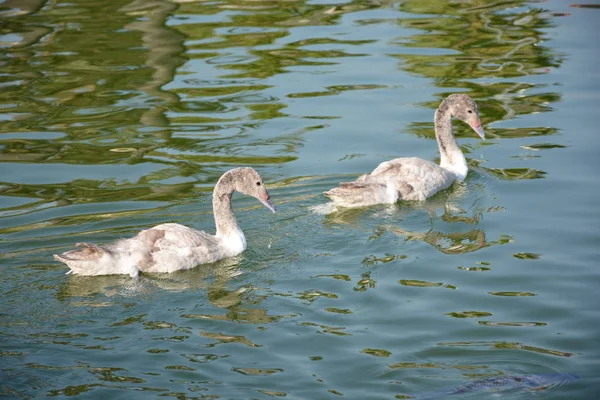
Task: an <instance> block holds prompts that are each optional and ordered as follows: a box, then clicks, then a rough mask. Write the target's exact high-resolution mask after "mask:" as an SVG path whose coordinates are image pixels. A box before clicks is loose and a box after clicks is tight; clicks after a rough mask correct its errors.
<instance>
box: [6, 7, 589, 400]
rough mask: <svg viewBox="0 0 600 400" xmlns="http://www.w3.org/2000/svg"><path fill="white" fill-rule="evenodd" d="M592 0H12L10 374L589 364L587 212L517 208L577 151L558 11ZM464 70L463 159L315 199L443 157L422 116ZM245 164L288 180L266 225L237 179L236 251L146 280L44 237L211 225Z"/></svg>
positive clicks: (338, 389)
mask: <svg viewBox="0 0 600 400" xmlns="http://www.w3.org/2000/svg"><path fill="white" fill-rule="evenodd" d="M584 6H586V5H575V6H573V7H566V8H564V7H562V6H556V5H555V4H554V3H552V2H550V3H546V2H538V1H532V2H525V1H516V2H510V3H505V2H495V1H488V0H472V1H459V2H448V1H442V0H434V1H429V2H422V1H417V0H408V1H397V0H374V1H371V0H368V1H365V0H351V1H346V2H339V1H336V2H329V3H327V2H323V1H301V0H291V1H286V2H281V1H274V0H258V1H251V2H248V1H242V0H217V1H212V2H206V1H199V2H191V1H169V0H151V1H147V0H144V1H141V0H130V1H129V2H119V3H114V2H113V3H111V2H108V3H107V2H103V1H96V0H92V1H81V0H75V1H70V2H61V1H43V0H20V1H15V0H5V1H3V2H2V3H1V4H0V16H1V17H2V18H3V25H2V30H1V31H0V66H1V67H2V73H1V74H0V86H1V87H2V90H1V91H0V168H1V169H2V174H1V178H0V263H1V265H2V282H3V283H2V284H0V296H1V299H2V304H3V306H4V307H3V310H2V311H0V332H1V333H0V336H1V337H2V341H1V342H2V344H1V345H0V358H1V360H2V366H1V367H0V395H2V396H7V397H9V398H21V397H40V396H75V395H84V396H96V397H98V398H113V397H124V396H127V397H132V396H133V397H141V396H144V397H146V396H147V395H148V394H150V395H161V396H170V397H177V398H189V397H206V398H270V397H286V396H288V395H289V397H298V398H324V397H326V396H327V397H331V396H334V395H335V396H340V395H341V396H345V397H350V398H379V397H381V398H393V397H397V398H411V397H417V396H418V395H419V394H421V393H424V392H426V391H428V390H431V389H432V388H433V387H435V388H443V387H448V386H452V385H453V384H457V385H460V384H462V383H464V381H465V379H477V378H486V377H490V376H501V375H502V374H510V375H528V374H536V373H540V374H543V373H548V372H559V373H562V372H566V371H569V370H572V369H576V368H578V367H579V366H580V365H584V366H585V368H587V369H588V370H589V369H590V368H588V364H586V362H587V363H589V365H591V366H593V363H592V361H590V360H593V359H597V358H598V357H596V356H597V354H596V352H595V350H594V349H593V343H594V342H593V340H594V337H595V336H593V335H592V334H591V333H592V331H590V329H592V328H591V327H590V323H589V321H590V319H589V315H592V314H591V313H592V312H593V310H592V309H588V308H585V307H586V306H585V305H587V304H595V302H593V301H583V300H579V297H578V296H580V295H581V293H591V292H593V291H592V290H589V287H587V286H582V285H583V284H582V283H580V282H579V281H578V282H575V281H573V279H574V277H576V276H577V273H580V274H582V275H585V274H586V273H587V274H588V276H591V275H589V271H586V269H585V266H586V265H588V264H586V263H585V262H584V261H585V260H587V259H585V258H584V257H587V253H586V251H585V250H587V248H583V251H579V252H577V251H573V252H570V251H567V249H566V245H567V244H569V243H572V242H570V240H569V239H568V238H566V237H565V235H568V234H569V232H570V234H571V235H572V236H573V237H574V238H575V239H573V240H578V241H579V242H580V243H585V242H586V240H592V239H593V238H594V237H595V236H594V235H593V233H592V234H588V233H587V231H586V232H585V233H586V235H587V237H589V238H591V239H587V238H586V240H581V239H577V238H580V236H577V235H578V234H579V233H580V231H581V230H580V229H579V228H580V227H582V226H588V225H589V220H590V216H589V215H585V217H580V216H575V214H568V215H567V216H565V217H564V218H565V219H563V220H561V221H560V222H557V223H556V224H557V225H560V228H561V232H562V235H563V236H561V237H558V238H557V237H556V234H555V236H553V235H552V233H553V231H552V229H548V225H547V224H545V221H546V219H547V218H541V217H539V216H537V217H534V216H533V215H532V216H530V215H527V214H526V213H527V212H530V213H532V211H531V209H530V208H527V207H528V206H527V204H532V203H535V204H536V206H535V208H536V209H540V210H544V209H551V210H552V213H548V215H555V214H559V213H558V212H556V211H555V210H556V208H557V207H556V204H555V201H556V202H558V200H554V199H552V200H551V199H549V197H550V196H544V198H540V197H539V192H543V191H548V190H553V193H554V192H556V190H555V188H556V187H557V186H556V185H564V184H565V181H564V180H562V181H561V180H560V179H564V178H558V181H557V180H556V179H557V176H560V170H557V169H556V167H555V166H556V165H557V164H559V163H563V162H564V163H565V164H569V163H570V161H569V160H567V159H568V158H575V156H573V154H572V153H570V152H571V151H575V150H577V149H578V148H581V147H582V146H578V145H577V143H574V142H572V141H571V140H570V139H569V140H567V139H566V138H565V137H566V135H567V134H568V132H565V130H564V127H563V126H564V125H561V119H560V117H558V116H557V114H556V113H557V112H558V111H560V109H561V107H564V104H565V103H566V102H569V101H572V99H573V98H584V97H585V96H584V95H580V94H579V93H572V92H570V94H571V97H569V96H567V92H568V90H569V87H570V86H569V84H568V83H569V79H571V80H573V79H578V77H573V76H572V75H574V74H572V72H570V71H571V70H570V69H566V68H565V64H567V63H568V62H569V60H570V52H571V51H572V50H571V49H573V48H576V47H577V46H579V45H581V46H583V45H582V44H580V42H579V41H578V40H579V39H578V37H577V35H576V34H575V33H572V32H570V31H569V32H567V33H565V32H564V31H561V30H560V29H561V27H562V26H563V25H565V24H568V23H572V22H570V19H572V18H573V17H574V16H575V14H576V13H577V12H584V13H586V14H585V15H586V16H587V15H590V14H588V13H593V12H594V10H593V9H591V8H590V7H587V8H584ZM592 8H593V7H592ZM571 13H572V14H571ZM586 18H587V17H586ZM577 21H581V20H577ZM583 21H587V20H583ZM586 24H587V25H585V26H587V27H589V28H591V27H593V26H595V25H594V24H592V23H590V22H586ZM570 35H573V37H571V36H570ZM559 36H560V37H566V38H568V39H569V40H572V41H567V42H560V41H557V38H558V37H559ZM565 43H567V44H568V45H566V44H565ZM575 43H576V44H575ZM563 71H566V72H563ZM555 74H558V75H555ZM563 81H564V82H563ZM570 82H572V81H570ZM588 84H589V83H588V82H587V81H586V84H585V85H581V84H580V86H577V87H581V86H586V85H588ZM454 92H468V93H469V94H470V95H472V96H473V97H474V98H475V99H476V101H477V103H478V104H479V105H480V109H481V116H482V122H483V124H484V125H485V129H486V133H487V134H488V137H489V139H488V140H486V141H482V142H480V141H477V142H475V141H471V140H470V139H469V138H471V134H470V133H469V132H468V128H467V127H465V126H462V125H457V126H456V127H455V129H456V134H457V136H459V137H464V139H463V141H462V142H464V144H462V145H461V148H462V150H463V151H464V153H465V155H466V156H467V157H468V162H469V165H470V167H471V173H470V174H469V177H468V179H467V180H466V181H465V182H463V183H456V184H455V185H453V187H452V188H451V189H450V190H447V191H444V192H443V193H440V194H438V195H437V196H435V197H434V198H432V199H430V200H428V201H426V202H423V203H400V204H397V205H391V206H378V207H371V208H366V209H352V210H337V211H336V212H333V213H329V214H327V215H322V214H318V213H313V212H311V211H310V210H311V209H312V208H315V207H317V208H318V207H319V206H321V205H322V204H324V203H325V201H326V200H325V198H324V197H323V196H322V192H323V190H325V189H328V188H330V187H332V186H334V184H336V183H337V182H339V181H342V180H348V179H354V178H355V177H356V174H358V173H359V172H361V171H366V170H369V169H372V168H373V167H374V166H375V165H377V164H378V163H379V162H381V161H384V160H386V159H390V158H394V157H399V156H411V155H415V156H419V157H422V158H426V159H430V160H432V161H434V160H435V157H436V153H435V149H436V146H435V142H434V131H433V123H432V121H431V120H432V118H431V116H432V113H433V110H434V109H435V108H436V107H437V105H438V104H439V102H440V100H441V99H443V98H444V97H446V96H447V95H448V94H450V93H454ZM569 104H571V105H570V106H569V107H572V108H573V109H575V108H577V109H580V110H582V112H583V111H586V112H587V111H589V107H590V106H589V105H587V106H586V105H585V104H584V105H581V104H578V107H574V106H573V105H572V103H569ZM586 104H587V103H586ZM586 107H587V108H586ZM563 115H564V114H563ZM581 119H583V118H581ZM580 122H581V121H580ZM581 123H582V124H583V122H581ZM577 128H579V127H577ZM584 128H585V127H584ZM541 136H544V138H541ZM550 138H551V139H550ZM559 157H561V158H559ZM557 160H559V161H557ZM240 165H247V166H255V167H256V168H257V169H259V170H260V172H261V175H263V176H264V177H265V181H266V182H267V185H268V186H269V188H270V189H271V188H272V194H273V196H274V198H275V197H276V198H277V199H278V200H279V202H278V213H277V214H275V219H274V220H273V221H269V224H270V225H265V222H264V221H260V220H259V219H257V218H255V213H256V211H255V210H256V209H257V208H258V206H255V205H254V204H251V201H248V200H247V199H245V198H241V197H240V198H236V199H235V200H234V207H235V208H236V212H238V213H239V214H240V218H239V219H240V222H241V223H242V225H243V228H244V231H245V232H246V235H247V237H248V240H249V243H248V250H247V251H246V252H245V253H244V254H243V255H241V256H240V257H236V258H232V259H229V260H223V261H222V262H219V263H216V264H214V265H210V266H204V267H202V268H196V269H194V270H190V271H182V272H179V273H175V274H170V275H145V276H141V277H139V279H137V280H132V279H131V278H129V277H124V276H106V277H81V276H65V275H64V272H65V270H64V268H63V267H61V266H59V265H57V264H55V263H54V262H53V261H52V260H51V254H52V253H54V252H57V251H61V249H65V248H67V247H69V246H70V245H71V244H72V243H74V242H77V241H96V242H109V241H112V240H115V239H118V238H120V237H127V236H130V235H131V234H132V233H133V232H137V231H139V230H140V229H143V228H146V227H148V226H152V225H155V224H158V223H161V222H167V221H170V222H179V223H184V224H186V225H189V226H193V227H195V228H199V229H208V230H210V229H212V223H213V221H212V217H211V209H210V193H211V191H212V188H213V186H214V184H215V182H216V181H217V179H218V178H219V177H220V176H221V174H222V173H223V172H224V171H225V170H227V169H230V168H231V167H234V166H240ZM540 178H543V179H540ZM581 179H582V181H583V180H584V179H586V177H581ZM561 187H562V186H561ZM569 190H570V189H569ZM532 192H535V193H534V194H535V195H536V197H535V199H534V198H533V197H532V194H531V193H532ZM575 192H577V190H572V191H570V193H575ZM514 193H517V195H516V196H513V194H514ZM569 201H570V200H569ZM573 209H575V210H576V211H578V212H580V211H581V210H583V211H584V212H581V214H586V212H585V211H586V210H585V209H583V208H581V209H579V208H577V207H573ZM527 210H530V211H527ZM532 214H533V213H532ZM567 220H568V221H569V222H568V223H565V222H564V221H567ZM524 221H527V223H524ZM550 221H552V220H550ZM552 223H554V222H552ZM538 224H539V228H538V230H535V229H536V226H537V225H538ZM569 224H573V226H577V227H578V229H579V230H578V231H575V232H573V231H569V230H568V229H567V228H568V227H567V225H569ZM590 229H591V228H590ZM532 232H533V233H532ZM544 243H555V244H556V246H555V247H556V250H554V252H553V248H552V246H550V247H542V248H540V246H543V245H544ZM594 243H595V242H594ZM500 245H501V246H500ZM565 254H568V258H565V257H567V256H566V255H565ZM578 257H579V258H578ZM566 267H568V270H569V273H568V274H567V273H565V272H564V271H565V268H566ZM467 272H481V273H467ZM582 281H589V282H592V281H593V279H582ZM474 304H475V306H474ZM581 343H584V344H583V345H582V344H581ZM585 343H587V347H582V346H585ZM585 357H589V358H586V359H585V361H579V360H581V359H583V358H585ZM578 362H580V363H581V364H577V363H578ZM457 385H455V386H457ZM573 386H574V385H573ZM592 386H593V385H592ZM568 390H571V387H561V388H556V390H555V391H551V392H549V393H548V394H549V395H555V397H554V398H562V397H564V396H563V395H566V396H570V392H568ZM545 394H546V393H545ZM561 396H562V397H561ZM571 397H578V396H577V393H575V395H573V396H571ZM579 397H582V398H584V397H585V395H584V396H579Z"/></svg>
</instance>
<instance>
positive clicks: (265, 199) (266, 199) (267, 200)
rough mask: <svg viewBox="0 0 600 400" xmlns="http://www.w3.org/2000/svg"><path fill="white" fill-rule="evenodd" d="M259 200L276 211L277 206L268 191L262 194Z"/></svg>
mask: <svg viewBox="0 0 600 400" xmlns="http://www.w3.org/2000/svg"><path fill="white" fill-rule="evenodd" d="M258 200H259V201H260V202H261V203H263V204H264V205H265V207H267V208H268V209H269V210H271V211H272V212H275V211H276V210H275V206H274V205H273V202H272V201H271V196H269V193H266V194H264V195H261V196H260V197H259V198H258Z"/></svg>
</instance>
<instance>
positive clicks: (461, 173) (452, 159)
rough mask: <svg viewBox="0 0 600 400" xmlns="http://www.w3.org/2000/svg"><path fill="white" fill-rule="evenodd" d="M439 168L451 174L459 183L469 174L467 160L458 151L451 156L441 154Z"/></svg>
mask: <svg viewBox="0 0 600 400" xmlns="http://www.w3.org/2000/svg"><path fill="white" fill-rule="evenodd" d="M440 167H442V168H444V169H445V170H447V171H450V172H452V173H453V174H454V175H456V179H458V180H459V181H464V180H465V178H466V177H467V173H468V172H469V166H468V165H467V160H466V159H465V156H464V154H463V153H462V151H460V149H459V150H458V151H453V152H452V154H446V153H441V159H440Z"/></svg>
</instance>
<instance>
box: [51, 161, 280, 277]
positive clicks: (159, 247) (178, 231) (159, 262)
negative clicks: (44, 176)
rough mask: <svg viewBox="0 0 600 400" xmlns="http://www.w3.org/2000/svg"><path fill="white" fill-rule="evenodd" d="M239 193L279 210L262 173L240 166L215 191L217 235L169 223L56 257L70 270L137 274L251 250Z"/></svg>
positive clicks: (170, 269) (80, 245)
mask: <svg viewBox="0 0 600 400" xmlns="http://www.w3.org/2000/svg"><path fill="white" fill-rule="evenodd" d="M234 191H238V192H241V193H244V194H248V195H251V196H254V197H256V198H257V199H258V200H259V201H261V202H262V203H263V204H264V205H265V206H267V207H268V208H269V209H270V210H271V211H273V212H275V207H274V206H273V204H272V203H271V199H270V196H269V193H268V192H267V190H266V188H265V187H264V183H263V181H262V178H261V177H260V175H258V173H257V172H256V171H255V170H254V169H252V168H236V169H232V170H230V171H228V172H226V173H225V174H223V176H222V177H221V178H220V179H219V181H218V182H217V185H216V186H215V189H214V191H213V212H214V217H215V224H216V227H217V232H216V234H215V235H211V234H209V233H206V232H203V231H199V230H196V229H193V228H189V227H187V226H184V225H180V224H174V223H166V224H160V225H157V226H155V227H153V228H150V229H146V230H143V231H141V232H140V233H138V234H137V235H136V236H134V237H132V238H129V239H120V240H117V241H116V242H113V243H110V244H106V245H102V246H98V245H95V244H88V243H77V245H76V247H78V248H77V249H75V250H70V251H67V252H64V253H62V254H55V255H54V258H55V259H56V260H57V261H60V262H63V263H65V264H67V266H68V267H69V268H70V269H71V270H70V271H69V272H68V273H73V274H79V275H110V274H129V275H131V276H136V275H137V274H138V273H139V272H140V271H141V272H148V273H156V272H174V271H179V270H184V269H190V268H193V267H195V266H197V265H198V264H208V263H213V262H215V261H218V260H221V259H223V258H227V257H233V256H235V255H238V254H240V253H242V252H243V251H244V250H246V237H245V236H244V233H243V232H242V230H241V229H240V227H239V226H238V224H237V221H236V219H235V216H234V215H233V210H232V209H231V197H232V195H233V192H234Z"/></svg>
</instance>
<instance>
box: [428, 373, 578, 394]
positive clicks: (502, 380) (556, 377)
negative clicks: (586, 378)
mask: <svg viewBox="0 0 600 400" xmlns="http://www.w3.org/2000/svg"><path fill="white" fill-rule="evenodd" d="M578 378H579V377H578V376H577V375H573V374H567V373H555V374H534V375H502V376H495V377H492V378H486V379H480V380H476V381H472V382H468V383H465V384H464V385H460V386H457V387H455V388H451V389H445V390H440V391H437V392H429V393H424V394H422V395H420V396H417V397H416V398H417V399H419V400H425V399H441V398H445V397H446V396H453V395H459V394H468V393H477V392H490V393H497V394H500V393H506V392H512V391H517V390H545V389H547V388H548V387H550V386H554V385H558V384H561V383H567V382H572V381H574V380H576V379H578Z"/></svg>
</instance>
